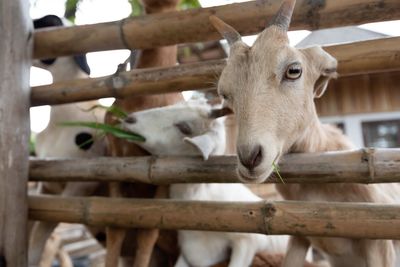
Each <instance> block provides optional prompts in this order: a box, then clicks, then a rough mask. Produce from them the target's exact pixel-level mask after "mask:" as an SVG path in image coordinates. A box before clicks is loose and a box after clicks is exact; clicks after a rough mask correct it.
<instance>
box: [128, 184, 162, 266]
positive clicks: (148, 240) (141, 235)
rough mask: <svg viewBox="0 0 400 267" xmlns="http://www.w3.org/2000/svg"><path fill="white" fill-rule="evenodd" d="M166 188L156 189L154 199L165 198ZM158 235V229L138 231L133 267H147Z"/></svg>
mask: <svg viewBox="0 0 400 267" xmlns="http://www.w3.org/2000/svg"><path fill="white" fill-rule="evenodd" d="M167 197H168V187H167V186H159V187H157V190H156V193H155V195H154V198H167ZM159 234H160V230H159V229H138V232H137V248H136V253H135V263H134V264H133V267H148V266H149V264H150V260H151V255H152V253H153V249H154V246H155V244H156V242H157V239H158V236H159Z"/></svg>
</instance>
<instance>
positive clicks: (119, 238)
mask: <svg viewBox="0 0 400 267" xmlns="http://www.w3.org/2000/svg"><path fill="white" fill-rule="evenodd" d="M109 188H110V196H111V197H122V192H121V188H120V183H110V186H109ZM126 232H127V230H126V229H123V228H116V227H107V229H106V236H107V239H106V248H107V254H106V264H105V267H115V266H118V261H119V257H120V254H121V248H122V243H123V242H124V239H125V236H126Z"/></svg>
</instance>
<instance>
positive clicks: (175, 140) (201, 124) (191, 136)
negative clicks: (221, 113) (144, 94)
mask: <svg viewBox="0 0 400 267" xmlns="http://www.w3.org/2000/svg"><path fill="white" fill-rule="evenodd" d="M211 114H212V112H211V108H210V105H208V104H207V103H206V102H205V100H204V101H199V100H197V101H191V102H188V103H181V104H176V105H173V106H167V107H161V108H155V109H150V110H145V111H140V112H136V113H132V114H130V115H129V116H128V117H127V119H125V121H123V123H122V125H123V127H124V128H125V129H127V130H129V131H132V132H135V133H138V134H140V135H142V136H144V137H145V139H146V141H145V142H142V143H138V145H140V146H141V147H142V148H143V149H145V150H146V151H148V152H149V153H151V154H152V155H192V156H194V155H202V157H203V159H204V160H207V159H208V157H209V156H210V155H221V154H223V153H224V151H225V129H224V124H223V121H222V120H221V119H217V120H215V119H214V118H213V117H212V115H211ZM210 115H211V116H210ZM170 197H171V198H173V199H185V200H214V201H259V200H261V198H259V197H258V196H256V195H255V194H254V193H252V192H251V191H250V190H249V189H248V188H247V187H246V186H244V185H242V184H222V183H220V184H204V183H199V184H190V183H189V184H173V185H171V186H170ZM287 239H288V238H287V237H286V236H266V235H261V234H249V233H228V232H219V233H218V232H206V231H203V232H201V231H186V230H185V231H184V230H181V231H178V240H179V244H180V247H181V254H180V256H179V258H178V261H177V262H176V264H175V267H186V266H211V265H213V264H216V263H219V262H221V261H223V260H225V259H227V258H228V257H229V256H228V252H229V248H231V249H232V254H231V260H230V263H229V267H236V266H237V267H244V266H250V263H251V261H252V259H253V257H254V255H255V253H256V252H258V251H261V250H267V251H268V252H269V253H284V251H285V248H286V245H287Z"/></svg>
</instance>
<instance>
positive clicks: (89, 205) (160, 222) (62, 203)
mask: <svg viewBox="0 0 400 267" xmlns="http://www.w3.org/2000/svg"><path fill="white" fill-rule="evenodd" d="M29 216H30V219H32V220H44V221H52V222H58V221H63V222H70V223H83V224H86V225H91V226H115V227H126V228H131V227H133V228H153V229H154V228H157V229H185V230H207V231H226V232H252V233H264V234H291V235H307V236H336V237H351V238H371V239H375V238H379V239H400V227H398V226H399V224H400V206H398V205H380V204H370V203H369V204H361V203H357V204H355V203H351V204H350V203H339V202H329V203H327V202H301V201H277V202H266V201H258V202H209V201H180V200H154V199H122V198H100V197H89V198H78V197H76V198H65V197H59V196H31V197H30V198H29Z"/></svg>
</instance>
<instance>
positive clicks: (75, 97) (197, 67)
mask: <svg viewBox="0 0 400 267" xmlns="http://www.w3.org/2000/svg"><path fill="white" fill-rule="evenodd" d="M324 48H325V49H326V50H327V51H328V52H329V53H331V54H332V55H333V56H334V57H336V58H337V59H338V60H339V70H338V71H339V74H340V75H341V76H348V75H355V74H361V73H373V72H383V71H391V70H396V69H400V57H398V56H397V55H398V54H399V53H400V37H391V38H383V39H378V40H369V41H361V42H354V43H349V44H341V45H332V46H326V47H324ZM225 64H226V63H225V60H212V61H206V62H200V63H193V64H184V65H180V66H175V67H169V68H152V69H142V70H140V69H137V70H132V71H129V72H124V73H120V74H118V75H117V76H116V75H112V76H107V77H102V78H92V79H81V80H74V81H66V82H59V83H55V84H51V85H44V86H37V87H33V88H32V95H31V102H32V106H39V105H45V104H50V105H55V104H63V103H71V102H76V101H85V100H93V99H99V98H103V97H117V98H123V97H126V96H130V95H135V94H136V95H141V94H158V93H170V92H178V91H185V90H200V89H207V88H210V87H213V86H215V84H216V82H217V80H218V76H219V75H220V74H221V72H222V70H223V68H224V67H225Z"/></svg>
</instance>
